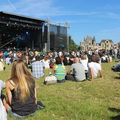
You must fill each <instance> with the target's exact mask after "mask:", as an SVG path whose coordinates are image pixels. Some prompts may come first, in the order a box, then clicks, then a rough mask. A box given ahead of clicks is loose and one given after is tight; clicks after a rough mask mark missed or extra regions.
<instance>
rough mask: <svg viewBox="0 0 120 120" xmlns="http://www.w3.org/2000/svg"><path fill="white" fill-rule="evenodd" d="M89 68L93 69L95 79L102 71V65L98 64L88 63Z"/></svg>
mask: <svg viewBox="0 0 120 120" xmlns="http://www.w3.org/2000/svg"><path fill="white" fill-rule="evenodd" d="M88 67H89V68H92V69H93V75H94V78H96V77H97V75H98V73H99V71H101V65H100V64H99V63H96V62H90V63H88Z"/></svg>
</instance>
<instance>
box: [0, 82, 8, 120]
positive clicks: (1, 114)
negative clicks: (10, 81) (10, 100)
mask: <svg viewBox="0 0 120 120" xmlns="http://www.w3.org/2000/svg"><path fill="white" fill-rule="evenodd" d="M4 87H5V83H4V82H3V81H2V80H0V96H1V90H2V89H3V88H4ZM0 120H7V113H6V110H5V107H4V106H3V103H2V100H1V99H0Z"/></svg>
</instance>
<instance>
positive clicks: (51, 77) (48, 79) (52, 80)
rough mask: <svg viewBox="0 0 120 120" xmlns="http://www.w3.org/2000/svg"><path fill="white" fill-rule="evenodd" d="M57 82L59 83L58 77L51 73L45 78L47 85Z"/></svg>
mask: <svg viewBox="0 0 120 120" xmlns="http://www.w3.org/2000/svg"><path fill="white" fill-rule="evenodd" d="M55 83H57V78H56V77H55V76H54V75H49V76H47V77H45V80H44V84H45V85H48V84H55Z"/></svg>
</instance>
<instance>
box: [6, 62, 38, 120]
mask: <svg viewBox="0 0 120 120" xmlns="http://www.w3.org/2000/svg"><path fill="white" fill-rule="evenodd" d="M6 95H7V98H8V104H9V105H10V108H11V109H10V108H9V109H8V113H11V114H12V115H13V116H15V117H17V118H21V117H23V116H27V115H31V114H33V113H34V112H35V111H36V110H37V108H38V107H37V99H36V87H35V80H34V78H33V76H32V75H31V73H30V71H29V70H28V68H27V66H26V65H25V63H24V62H23V61H22V60H18V61H15V62H14V63H13V66H12V70H11V77H10V79H8V80H7V81H6Z"/></svg>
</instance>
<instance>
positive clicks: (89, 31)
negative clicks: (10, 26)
mask: <svg viewBox="0 0 120 120" xmlns="http://www.w3.org/2000/svg"><path fill="white" fill-rule="evenodd" d="M0 11H4V12H10V13H15V14H19V15H24V16H28V17H34V18H38V19H43V20H49V22H50V23H55V24H61V25H66V23H67V26H68V34H69V35H70V36H71V37H72V39H73V40H74V41H75V43H76V44H78V45H79V44H80V42H82V41H83V40H84V38H85V37H86V36H91V37H93V36H95V38H96V42H97V43H99V42H100V41H101V40H102V39H111V40H113V42H114V43H117V42H120V0H0Z"/></svg>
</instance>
